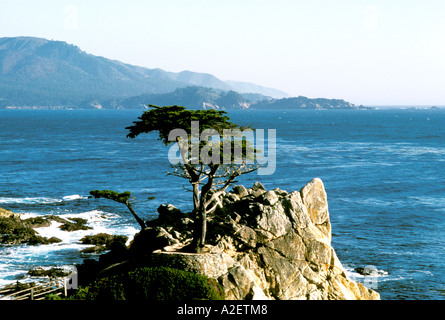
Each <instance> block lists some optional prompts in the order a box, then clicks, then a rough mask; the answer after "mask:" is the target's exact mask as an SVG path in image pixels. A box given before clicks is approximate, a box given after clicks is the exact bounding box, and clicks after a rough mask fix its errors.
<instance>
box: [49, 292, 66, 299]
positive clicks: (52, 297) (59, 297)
mask: <svg viewBox="0 0 445 320" xmlns="http://www.w3.org/2000/svg"><path fill="white" fill-rule="evenodd" d="M45 300H64V299H63V298H62V297H61V296H59V295H57V294H54V293H50V294H47V295H46V296H45Z"/></svg>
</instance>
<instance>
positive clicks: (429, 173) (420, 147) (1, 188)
mask: <svg viewBox="0 0 445 320" xmlns="http://www.w3.org/2000/svg"><path fill="white" fill-rule="evenodd" d="M141 114H142V111H141V110H0V207H2V208H4V209H9V210H12V211H14V212H18V213H21V214H22V216H23V217H24V218H26V217H34V216H41V215H48V214H53V215H60V216H62V217H67V218H70V217H71V218H73V217H81V218H85V219H87V220H88V225H89V226H91V227H92V229H91V230H81V231H73V232H64V231H61V230H60V229H59V228H57V223H54V225H52V226H50V227H46V228H40V229H38V231H39V233H40V234H41V235H43V236H56V237H59V238H60V239H62V240H63V241H62V242H61V243H57V244H51V245H40V246H28V245H16V246H7V245H4V246H1V247H0V285H4V284H8V283H12V282H16V281H17V280H19V281H27V280H32V279H30V278H29V277H28V276H27V271H28V270H29V269H31V268H36V267H39V266H44V267H56V266H57V267H67V266H71V265H74V264H75V263H80V262H81V261H82V260H83V259H87V258H94V257H95V256H94V255H89V254H85V253H81V252H80V251H81V249H83V248H85V247H86V245H81V244H79V243H78V241H79V239H81V238H82V237H83V236H85V235H87V234H94V233H99V232H106V233H110V234H120V235H126V236H128V237H129V241H131V238H132V236H133V235H134V234H135V233H136V232H137V231H138V229H139V226H138V225H137V223H136V221H135V220H134V218H133V217H132V216H131V214H130V213H129V212H128V211H127V209H126V207H125V206H123V205H119V204H117V203H114V202H111V201H108V200H104V199H90V198H88V195H89V191H90V190H94V189H112V190H115V191H119V192H123V191H127V190H128V191H131V192H132V193H133V194H134V196H135V200H134V203H135V205H134V208H135V210H136V212H138V214H139V215H140V216H141V217H143V218H144V219H146V220H149V219H152V218H154V217H156V215H157V211H156V209H157V208H158V206H159V205H160V204H162V203H165V204H166V203H172V204H173V205H175V206H176V207H178V208H180V209H182V210H189V209H190V208H191V200H192V198H191V193H189V192H187V191H185V190H184V186H185V185H186V184H187V182H186V181H184V180H183V179H180V178H177V177H174V176H167V175H166V172H167V171H168V170H169V161H168V158H167V153H168V147H165V146H163V145H162V143H161V142H160V141H159V140H157V138H158V137H157V136H156V135H155V134H153V135H141V136H139V137H138V138H136V139H129V138H126V135H127V133H128V132H127V130H125V127H127V126H129V125H131V124H132V122H133V121H135V120H137V117H138V116H140V115H141ZM229 116H230V118H231V120H232V121H233V122H235V123H238V124H245V125H251V126H252V127H253V128H257V129H265V130H266V132H267V129H276V137H277V139H276V148H277V149H276V152H277V157H276V171H275V173H274V174H273V175H261V176H260V175H258V174H257V173H255V172H254V173H251V174H248V175H245V176H243V177H241V178H240V179H239V180H238V184H244V185H246V186H251V185H252V184H253V183H254V182H255V181H260V182H261V183H263V185H264V186H265V187H266V188H267V189H275V188H277V187H279V188H280V189H283V190H286V191H288V192H291V191H294V190H299V189H300V188H301V187H303V186H304V185H305V184H306V183H308V182H309V181H311V180H312V179H313V178H315V177H318V178H321V179H322V180H323V182H324V184H325V188H326V192H327V195H328V202H329V212H330V218H331V223H332V233H333V235H332V242H333V247H334V249H335V250H336V253H337V255H338V257H339V259H340V261H341V262H342V263H343V266H344V267H345V269H346V270H347V273H348V275H349V276H350V277H351V278H353V279H354V280H356V281H359V282H362V283H364V284H365V285H366V280H367V279H366V277H365V276H363V275H360V274H359V273H357V272H356V271H355V269H356V268H360V267H365V266H370V265H371V266H375V268H376V269H377V270H378V274H379V276H378V277H377V278H376V280H375V281H374V282H373V286H374V288H375V290H376V291H378V292H379V293H380V295H381V298H382V299H386V300H405V299H410V300H415V299H416V300H417V299H419V300H420V299H421V300H438V299H440V300H443V299H444V298H445V273H444V272H443V270H444V268H445V247H444V243H445V110H443V109H440V110H432V109H428V110H427V109H380V110H273V111H272V110H256V111H254V110H234V111H229ZM153 196H154V197H155V199H154V200H150V199H149V198H150V197H153Z"/></svg>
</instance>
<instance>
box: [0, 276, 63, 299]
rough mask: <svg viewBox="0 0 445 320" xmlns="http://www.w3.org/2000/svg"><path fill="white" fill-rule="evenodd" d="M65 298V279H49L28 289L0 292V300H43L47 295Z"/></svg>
mask: <svg viewBox="0 0 445 320" xmlns="http://www.w3.org/2000/svg"><path fill="white" fill-rule="evenodd" d="M50 293H52V294H55V295H58V296H60V295H64V296H65V297H66V296H67V288H66V279H65V278H59V279H57V278H56V279H50V280H49V281H47V282H45V283H40V284H38V285H36V286H32V287H29V288H27V289H23V290H20V291H15V290H14V289H13V288H10V289H5V290H2V291H0V300H43V299H45V296H46V295H48V294H50Z"/></svg>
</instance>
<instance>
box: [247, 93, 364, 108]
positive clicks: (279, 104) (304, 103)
mask: <svg viewBox="0 0 445 320" xmlns="http://www.w3.org/2000/svg"><path fill="white" fill-rule="evenodd" d="M252 108H255V109H315V110H329V109H369V108H368V107H365V106H362V105H360V106H357V105H355V104H352V103H350V102H347V101H345V100H341V99H324V98H315V99H310V98H306V97H302V96H299V97H294V98H283V99H272V100H262V101H259V102H256V103H255V104H253V105H252Z"/></svg>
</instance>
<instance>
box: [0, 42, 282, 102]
mask: <svg viewBox="0 0 445 320" xmlns="http://www.w3.org/2000/svg"><path fill="white" fill-rule="evenodd" d="M191 85H192V86H203V87H210V88H212V89H218V90H226V91H231V90H232V91H238V92H242V91H239V90H238V88H243V89H244V88H249V89H251V90H252V91H250V92H243V93H252V94H261V95H267V96H272V97H275V98H277V97H281V96H282V94H283V93H281V92H279V91H278V90H275V89H270V88H264V87H261V86H257V85H254V84H243V83H234V82H224V81H222V80H220V79H218V78H216V77H215V76H213V75H211V74H205V73H196V72H191V71H183V72H179V73H173V72H167V71H164V70H162V69H148V68H143V67H138V66H133V65H130V64H125V63H123V62H120V61H116V60H110V59H107V58H104V57H98V56H94V55H91V54H88V53H86V52H84V51H82V50H81V49H80V48H78V47H77V46H75V45H71V44H68V43H66V42H63V41H50V40H47V39H41V38H33V37H15V38H0V107H5V106H50V107H51V106H66V107H74V108H75V107H78V106H79V105H80V104H82V105H85V104H88V103H93V102H97V103H103V102H104V101H110V100H112V99H124V98H130V97H134V96H138V95H143V94H144V95H152V94H165V93H167V92H172V91H174V90H176V89H178V88H185V87H187V86H191ZM271 93H272V94H271ZM275 93H277V95H274V94H275Z"/></svg>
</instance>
